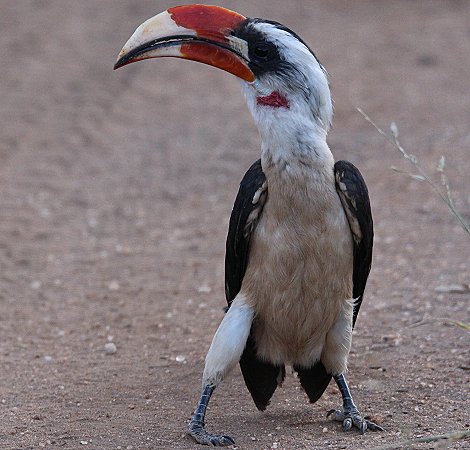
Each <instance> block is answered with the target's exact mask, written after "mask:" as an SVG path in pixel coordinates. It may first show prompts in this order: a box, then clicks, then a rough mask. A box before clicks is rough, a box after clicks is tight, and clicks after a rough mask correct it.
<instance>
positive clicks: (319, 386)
mask: <svg viewBox="0 0 470 450" xmlns="http://www.w3.org/2000/svg"><path fill="white" fill-rule="evenodd" d="M294 370H295V371H296V372H297V373H298V375H299V379H300V384H301V385H302V387H303V388H304V390H305V392H306V393H307V395H308V398H309V399H310V403H315V402H316V401H317V400H318V399H319V398H320V397H321V396H322V395H323V392H325V389H326V388H327V387H328V384H329V383H330V381H331V374H330V373H328V372H327V371H326V369H325V366H324V365H323V363H322V362H321V361H318V362H317V363H315V365H313V366H312V367H309V368H305V367H301V366H294Z"/></svg>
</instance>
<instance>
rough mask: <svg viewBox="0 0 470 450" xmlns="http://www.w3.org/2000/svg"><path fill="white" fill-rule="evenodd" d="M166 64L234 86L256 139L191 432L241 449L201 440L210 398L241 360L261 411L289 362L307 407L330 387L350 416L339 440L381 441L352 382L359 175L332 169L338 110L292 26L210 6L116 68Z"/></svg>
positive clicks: (152, 27) (365, 268) (187, 11)
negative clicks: (355, 433) (212, 72)
mask: <svg viewBox="0 0 470 450" xmlns="http://www.w3.org/2000/svg"><path fill="white" fill-rule="evenodd" d="M163 56H172V57H177V58H185V59H189V60H193V61H198V62H202V63H205V64H209V65H212V66H214V67H218V68H220V69H223V70H225V71H227V72H229V73H231V74H233V75H235V76H237V77H238V78H239V79H240V80H241V84H242V88H243V91H244V93H245V97H246V101H247V103H248V108H249V110H250V112H251V114H252V116H253V119H254V121H255V122H256V125H257V126H258V130H259V133H260V136H261V159H259V160H258V161H256V162H255V163H254V164H253V165H252V166H251V167H250V169H249V170H248V171H247V172H246V174H245V176H244V177H243V179H242V181H241V183H240V188H239V191H238V195H237V197H236V200H235V205H234V207H233V210H232V214H231V217H230V223H229V230H228V236H227V243H226V257H225V287H226V288H225V294H226V298H227V302H228V308H227V312H226V314H225V316H224V318H223V320H222V322H221V324H220V326H219V328H218V329H217V332H216V333H215V335H214V338H213V340H212V344H211V346H210V348H209V351H208V354H207V356H206V360H205V368H204V374H203V379H202V385H203V390H202V395H201V398H200V400H199V403H198V406H197V408H196V411H195V412H194V415H193V417H192V420H191V422H190V424H189V433H190V434H191V435H192V436H193V438H194V439H195V440H196V441H197V442H199V443H201V444H207V445H217V446H224V445H232V444H233V443H234V441H233V439H232V438H231V437H229V436H225V435H215V434H211V433H209V432H207V431H206V430H205V428H204V417H205V412H206V407H207V405H208V403H209V399H210V397H211V395H212V393H213V391H214V389H215V388H216V387H217V386H218V385H219V384H220V382H221V381H222V379H223V378H224V377H225V376H226V375H227V373H228V372H229V371H230V370H231V369H232V368H233V367H234V366H235V365H236V363H238V362H239V363H240V366H241V371H242V374H243V377H244V380H245V383H246V386H247V387H248V390H249V391H250V393H251V396H252V397H253V400H254V403H255V405H256V406H257V408H258V409H260V410H264V409H266V407H267V405H268V404H269V401H270V398H271V396H272V395H273V393H274V391H275V390H276V387H277V386H278V385H280V384H281V383H282V381H283V379H284V377H285V365H286V364H289V365H291V366H292V367H293V369H294V370H295V371H296V372H297V374H298V378H299V380H300V383H301V385H302V387H303V388H304V390H305V391H306V393H307V395H308V397H309V399H310V401H311V402H312V403H314V402H316V401H317V400H318V399H319V398H320V397H321V395H322V394H323V392H324V391H325V389H326V387H327V386H328V384H329V382H330V380H331V378H332V377H333V378H334V380H335V382H336V384H337V385H338V387H339V390H340V392H341V395H342V399H343V408H342V409H341V410H331V411H329V413H328V414H329V415H332V417H333V419H334V420H338V421H341V422H342V424H343V429H344V430H349V429H351V428H352V427H353V426H354V427H357V428H358V429H359V430H360V432H361V433H364V432H365V431H366V429H370V430H382V428H381V427H380V426H379V425H376V424H375V423H373V422H370V421H369V420H366V419H365V418H363V417H362V415H361V414H360V413H359V411H358V409H357V407H356V405H355V404H354V402H353V399H352V396H351V392H350V390H349V388H348V385H347V383H346V379H345V376H344V373H345V371H346V366H347V358H348V354H349V350H350V347H351V334H352V330H353V327H354V324H355V322H356V318H357V314H358V312H359V308H360V306H361V303H362V297H363V293H364V289H365V285H366V281H367V277H368V275H369V271H370V266H371V259H372V243H373V224H372V216H371V210H370V204H369V195H368V191H367V187H366V184H365V182H364V179H363V178H362V176H361V174H360V172H359V171H358V169H357V168H356V167H355V166H354V165H353V164H351V163H350V162H347V161H338V162H336V163H335V161H334V159H333V155H332V153H331V151H330V149H329V148H328V145H327V143H326V136H327V132H328V130H329V128H330V124H331V120H332V115H333V108H332V102H331V97H330V90H329V86H328V79H327V73H326V71H325V69H324V67H323V66H322V65H321V64H320V61H319V60H318V58H317V57H316V56H315V54H314V53H313V51H312V50H311V49H310V48H309V46H308V45H307V44H306V43H305V42H304V41H303V40H302V39H301V38H300V37H299V36H298V35H297V34H296V33H294V32H293V31H291V30H290V29H288V28H287V27H285V26H284V25H281V24H279V23H277V22H273V21H270V20H263V19H257V18H246V17H244V16H242V15H240V14H238V13H235V12H233V11H230V10H228V9H225V8H221V7H218V6H206V5H186V6H177V7H174V8H170V9H168V10H167V11H165V12H162V13H161V14H158V15H156V16H154V17H152V18H150V19H148V20H147V21H146V22H144V23H143V24H142V25H140V26H139V27H138V28H137V30H136V31H135V32H134V34H133V35H132V36H131V37H130V39H129V40H128V42H127V43H126V44H125V45H124V47H123V49H122V50H121V52H120V54H119V57H118V60H117V62H116V64H115V67H114V68H115V69H117V68H119V67H122V66H124V65H126V64H129V63H133V62H135V61H140V60H143V59H147V58H157V57H163Z"/></svg>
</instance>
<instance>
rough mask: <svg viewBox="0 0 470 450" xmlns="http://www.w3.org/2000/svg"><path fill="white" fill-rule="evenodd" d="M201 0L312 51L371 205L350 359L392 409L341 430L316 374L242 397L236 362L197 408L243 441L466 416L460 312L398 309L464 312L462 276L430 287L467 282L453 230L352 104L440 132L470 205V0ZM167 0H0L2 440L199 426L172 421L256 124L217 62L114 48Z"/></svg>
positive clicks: (105, 441) (423, 138)
mask: <svg viewBox="0 0 470 450" xmlns="http://www.w3.org/2000/svg"><path fill="white" fill-rule="evenodd" d="M212 3H216V2H212ZM217 3H219V4H221V5H225V6H228V7H230V8H232V9H234V10H237V11H239V12H241V13H243V14H245V15H247V16H258V17H265V18H270V19H274V20H278V21H280V22H283V23H285V24H286V25H287V26H289V27H291V28H293V29H294V30H296V31H297V32H298V33H299V34H300V35H301V36H302V37H303V38H304V39H305V40H306V41H307V42H309V43H310V44H311V46H312V48H314V49H315V51H316V53H317V55H318V57H319V58H320V60H321V61H322V62H323V64H324V65H325V66H326V68H327V69H328V71H329V73H330V76H331V87H332V92H333V96H334V99H335V118H334V129H333V130H332V132H331V134H330V137H329V143H330V146H331V148H332V151H333V153H334V155H335V157H336V159H343V158H344V159H349V160H350V161H352V162H353V163H355V164H356V165H357V166H359V167H360V169H361V171H362V173H363V174H364V176H365V178H366V180H367V182H368V185H369V189H370V194H371V199H372V207H373V213H374V219H375V229H376V241H375V255H374V263H373V269H372V273H371V276H370V281H369V284H368V288H367V291H366V298H365V300H364V303H363V306H362V310H361V314H360V315H359V319H358V323H357V326H356V331H355V333H354V341H353V350H352V352H351V356H350V364H349V366H350V373H349V380H350V384H351V386H352V389H353V393H354V394H355V399H356V402H357V403H358V405H359V406H360V408H361V409H362V411H363V412H364V413H365V414H369V415H371V416H372V417H373V418H374V419H375V420H377V421H378V422H379V423H380V424H382V426H383V427H384V428H385V429H386V431H385V432H383V433H368V434H366V435H364V436H360V435H359V434H358V433H356V432H350V433H343V432H342V431H341V429H340V426H339V424H336V423H331V422H330V421H329V420H328V419H326V417H325V413H326V411H327V410H329V409H330V408H333V407H337V406H339V405H340V395H339V393H338V391H337V389H336V388H335V387H334V386H333V384H332V385H331V386H330V387H329V388H328V390H327V392H326V394H325V395H324V397H323V398H322V399H321V400H320V401H319V402H318V403H317V404H315V405H310V404H309V403H308V402H307V399H306V396H305V394H304V393H303V391H301V390H300V389H299V384H298V382H297V380H296V379H295V378H294V376H293V375H292V374H290V373H289V374H288V377H287V379H286V382H285V384H284V386H283V387H282V388H281V389H279V390H278V391H277V392H276V393H275V395H274V398H273V401H272V405H271V407H270V408H269V409H268V411H267V412H265V413H260V412H258V411H257V410H256V408H255V407H254V404H253V403H252V401H251V399H250V397H249V394H248V392H247V390H246V388H245V387H244V384H243V381H242V378H241V374H240V371H239V369H238V368H237V369H236V370H235V371H234V372H233V373H232V374H231V375H230V376H229V377H228V378H227V380H226V381H225V382H224V383H223V384H222V385H221V387H220V388H219V389H218V390H217V392H216V393H215V395H214V398H213V401H212V403H211V405H210V408H209V412H208V417H207V421H208V428H209V429H210V430H214V431H217V432H224V433H227V434H229V435H231V436H233V437H234V438H235V439H236V441H237V444H238V447H239V448H240V449H270V448H278V449H281V448H282V449H322V448H334V449H345V448H352V449H373V448H380V447H382V446H386V445H390V444H392V443H395V442H399V441H402V440H405V439H410V438H415V437H420V436H429V435H434V434H441V433H446V432H451V431H456V430H465V429H467V430H468V428H469V427H470V413H469V408H468V405H469V391H470V389H469V388H470V383H469V374H470V372H469V366H470V355H469V348H470V346H469V341H470V339H469V336H470V335H469V333H468V332H465V331H464V330H462V329H460V328H457V327H454V326H449V325H445V324H443V323H442V322H439V321H430V322H426V323H425V324H421V325H420V326H413V325H414V324H416V323H418V322H419V321H421V320H423V319H425V320H428V319H434V318H454V319H458V320H463V321H467V322H470V312H469V309H470V308H469V301H470V298H469V297H470V295H469V293H468V292H467V293H465V292H463V293H456V292H439V289H442V287H443V286H448V285H453V284H461V283H463V284H468V283H470V259H469V255H470V239H469V237H468V236H466V235H465V233H464V232H463V231H462V229H461V228H460V227H459V225H458V224H457V222H456V220H455V219H454V218H453V217H452V216H451V215H450V214H449V213H448V212H447V210H446V207H445V206H444V205H443V204H442V203H441V202H440V201H439V200H438V199H437V198H436V197H435V196H434V195H433V194H432V193H431V191H430V189H429V188H428V187H427V186H425V185H424V184H420V183H419V182H417V181H415V180H412V179H410V178H407V177H405V176H403V175H399V174H396V173H394V172H393V171H392V170H391V166H398V167H401V168H405V167H406V165H405V163H404V162H403V160H402V159H401V157H400V155H399V154H398V153H397V152H396V150H394V149H393V148H392V147H390V146H388V145H387V144H386V143H385V141H384V139H383V138H382V137H380V136H379V135H378V134H377V133H376V132H375V131H374V130H373V129H372V127H371V126H370V125H369V124H367V123H366V122H365V121H364V119H363V118H362V117H361V116H360V115H359V114H358V113H357V112H356V110H355V108H356V107H361V108H363V109H364V110H365V111H367V112H368V114H369V115H370V116H372V117H373V118H374V119H375V120H376V121H377V122H378V123H380V124H381V125H383V126H385V127H388V125H389V124H390V122H391V121H395V122H396V123H397V125H398V127H399V130H400V133H401V137H402V141H403V144H404V145H405V146H406V148H407V149H409V150H410V151H412V152H413V153H415V154H416V155H417V156H418V158H419V159H420V161H421V162H422V165H423V166H424V167H425V168H427V169H429V170H430V171H434V169H435V166H436V163H437V161H438V160H439V158H440V156H441V154H445V155H446V156H447V160H448V169H447V172H448V175H449V177H450V179H451V183H452V187H453V191H454V193H455V198H456V204H457V206H458V208H459V209H460V210H461V211H462V213H463V214H464V216H466V218H467V219H469V218H470V195H469V192H470V178H469V177H468V173H470V158H469V157H468V154H469V148H470V131H469V123H470V89H469V87H470V85H469V80H470V64H469V55H470V25H469V23H470V20H469V18H470V2H467V1H465V0H462V1H458V0H453V1H452V0H447V1H444V0H443V1H432V0H429V1H414V2H410V1H405V0H403V1H393V2H391V1H385V0H384V1H375V0H369V1H365V0H364V1H356V2H342V1H331V0H324V1H320V0H319V1H296V2H288V1H268V0H258V1H256V2H251V1H231V2H229V1H225V2H217ZM172 5H174V2H166V1H156V0H127V1H124V0H123V1H119V2H116V1H111V0H101V1H99V2H91V1H64V0H47V1H46V0H18V1H15V2H14V1H9V0H4V1H2V2H1V13H0V38H1V39H0V54H1V55H2V62H3V64H2V65H1V78H0V98H1V100H0V192H1V195H0V211H1V219H0V264H1V272H0V361H1V363H0V448H1V449H6V450H10V449H37V448H47V449H55V448H61V449H62V448H63V449H81V448H83V449H98V450H101V449H103V450H108V449H134V450H136V449H195V448H197V446H196V445H195V444H194V443H193V442H192V441H191V440H190V439H189V438H188V437H187V436H186V435H185V427H186V423H187V421H188V420H189V418H190V416H191V414H192V412H193V409H194V407H195V404H196V401H197V398H198V396H199V390H200V377H201V374H202V369H203V363H204V356H205V353H206V351H207V349H208V346H209V344H210V340H211V338H212V335H213V333H214V331H215V329H216V328H217V326H218V323H219V321H220V320H221V318H222V317H223V311H222V307H223V306H224V303H225V300H224V295H223V273H224V270H223V258H224V246H225V235H226V231H227V221H228V217H229V213H230V210H231V207H232V202H233V199H234V196H235V193H236V190H237V187H238V183H239V181H240V179H241V177H242V175H243V174H244V172H245V170H246V169H247V168H248V167H249V165H250V164H251V162H252V161H254V160H255V159H257V158H258V152H259V150H258V149H259V139H258V135H257V131H256V129H255V127H254V125H253V124H252V122H251V118H250V117H249V114H248V111H247V108H246V106H245V104H244V100H243V98H242V95H240V87H239V84H238V82H237V81H236V80H235V79H234V78H233V77H232V76H230V75H228V74H226V73H223V72H221V71H217V70H215V69H212V68H209V67H206V66H202V65H199V64H195V63H190V62H187V61H179V60H170V59H167V60H160V61H147V62H144V63H139V64H135V65H132V66H129V67H126V68H124V69H121V70H119V71H118V72H113V71H112V66H113V63H114V61H115V58H116V55H117V53H118V51H119V50H120V48H121V46H122V45H123V44H124V42H125V41H126V40H127V38H128V37H129V36H130V34H131V33H132V32H133V30H134V29H135V27H136V26H137V25H139V24H140V23H141V22H142V21H143V20H144V19H146V18H148V17H150V16H151V15H153V14H155V13H157V12H160V11H162V10H164V9H166V8H167V7H169V6H172ZM444 291H446V289H444ZM107 342H113V343H114V344H115V345H116V347H117V352H116V353H115V354H112V355H108V354H106V352H105V350H104V346H105V344H106V343H107ZM468 446H470V442H469V441H465V442H463V441H460V442H454V443H451V444H445V443H444V444H441V447H440V448H456V449H457V448H462V449H463V448H468ZM407 448H410V447H409V446H408V447H407ZM419 448H437V445H435V444H425V445H421V447H419Z"/></svg>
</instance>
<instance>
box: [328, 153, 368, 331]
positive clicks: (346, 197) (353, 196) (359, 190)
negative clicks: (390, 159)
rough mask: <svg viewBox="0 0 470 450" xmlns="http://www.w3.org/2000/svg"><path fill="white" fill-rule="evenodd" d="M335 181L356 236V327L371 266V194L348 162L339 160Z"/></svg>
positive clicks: (354, 296)
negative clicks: (357, 229) (355, 223)
mask: <svg viewBox="0 0 470 450" xmlns="http://www.w3.org/2000/svg"><path fill="white" fill-rule="evenodd" d="M335 178H336V190H337V191H338V195H339V198H340V199H341V203H342V205H343V208H344V210H345V212H346V216H347V218H348V220H349V224H350V227H351V232H352V233H353V237H354V267H353V298H354V299H355V301H354V312H353V327H354V325H355V323H356V319H357V315H358V314H359V308H360V307H361V303H362V298H363V296H364V290H365V288H366V283H367V278H368V277H369V272H370V267H371V264H372V247H373V241H374V224H373V221H372V212H371V209H370V201H369V191H368V190H367V186H366V183H365V181H364V178H362V175H361V173H360V172H359V170H358V169H357V168H356V167H355V166H354V165H353V164H351V163H350V162H348V161H338V162H337V163H336V164H335ZM352 220H356V221H357V224H358V225H359V229H360V234H358V233H357V232H355V228H354V226H353V224H352V223H351V221H352Z"/></svg>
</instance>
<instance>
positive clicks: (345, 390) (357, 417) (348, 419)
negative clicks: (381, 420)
mask: <svg viewBox="0 0 470 450" xmlns="http://www.w3.org/2000/svg"><path fill="white" fill-rule="evenodd" d="M333 378H334V379H335V381H336V384H337V385H338V388H339V390H340V392H341V396H342V397H343V410H342V411H341V410H338V409H332V410H330V411H328V414H327V416H330V415H332V418H333V420H337V421H339V422H343V430H344V431H348V430H350V429H351V428H352V427H353V426H355V427H356V428H359V431H360V432H361V434H364V433H365V431H366V430H371V431H384V429H383V428H382V427H381V426H379V425H377V424H375V423H374V422H371V421H369V420H367V419H365V418H364V417H362V415H361V413H360V412H359V411H358V409H357V407H356V405H355V404H354V401H353V399H352V395H351V391H350V390H349V387H348V383H347V382H346V378H344V375H343V374H342V373H341V374H339V375H334V377H333Z"/></svg>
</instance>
